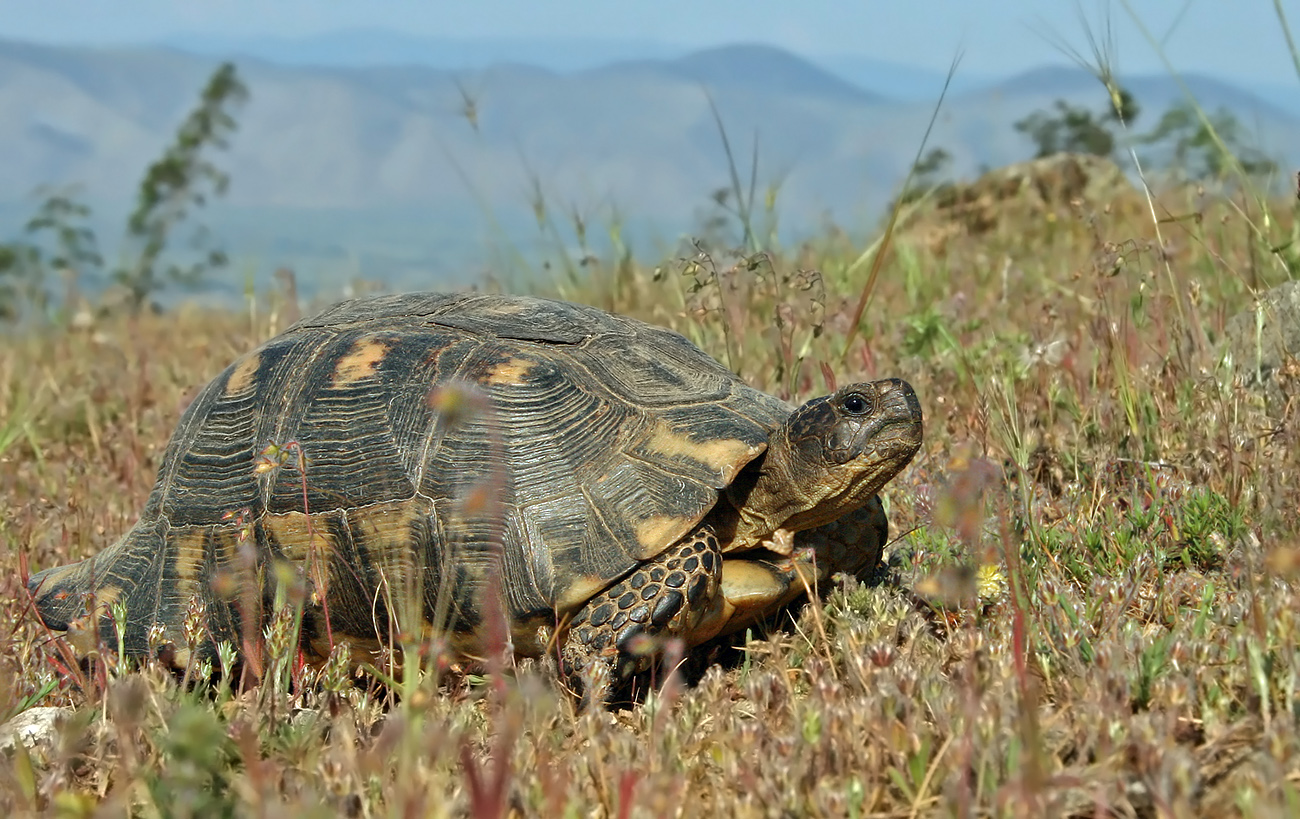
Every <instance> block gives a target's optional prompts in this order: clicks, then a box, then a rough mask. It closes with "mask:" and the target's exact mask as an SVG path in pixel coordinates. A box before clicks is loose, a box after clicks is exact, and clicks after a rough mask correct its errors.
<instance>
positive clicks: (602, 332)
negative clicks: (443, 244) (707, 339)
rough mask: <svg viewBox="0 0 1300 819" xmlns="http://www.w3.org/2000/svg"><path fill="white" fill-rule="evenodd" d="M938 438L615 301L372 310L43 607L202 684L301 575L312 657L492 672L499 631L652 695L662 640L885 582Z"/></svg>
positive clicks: (362, 305) (300, 367)
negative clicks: (927, 439) (788, 396)
mask: <svg viewBox="0 0 1300 819" xmlns="http://www.w3.org/2000/svg"><path fill="white" fill-rule="evenodd" d="M921 440H922V413H921V408H920V405H919V403H918V400H917V396H916V394H915V392H914V391H913V389H912V387H911V386H910V385H908V384H907V383H906V382H905V381H903V380H900V379H884V380H879V381H873V382H863V383H854V384H849V385H846V386H844V387H841V388H839V389H837V390H835V391H834V392H833V393H832V394H829V395H824V396H820V397H817V398H813V399H811V400H809V401H808V402H806V403H804V404H802V405H801V406H797V407H796V406H793V405H791V404H789V403H787V402H785V401H782V400H780V399H778V398H776V397H774V396H772V395H769V394H767V393H765V392H762V391H760V390H758V389H755V388H753V387H751V386H749V385H748V384H746V383H745V382H743V381H742V380H741V379H739V378H738V377H737V376H736V375H735V374H734V373H733V372H731V371H730V370H729V369H727V368H726V367H724V366H722V365H721V364H720V363H719V362H717V361H715V360H714V359H713V358H711V357H709V356H708V355H707V354H705V353H704V352H703V351H702V350H701V349H700V348H699V347H698V346H696V345H695V344H693V343H692V342H691V341H689V340H688V339H687V338H685V337H684V336H682V335H680V334H678V333H676V332H673V331H670V330H668V329H665V328H662V327H659V326H655V325H652V324H648V323H643V322H641V321H638V320H634V319H632V318H629V317H625V316H621V315H617V314H612V313H609V312H606V311H602V310H599V309H596V308H594V307H590V306H585V305H580V304H576V303H570V302H566V301H559V300H554V299H545V298H540V297H532V296H522V295H502V294H487V293H471V292H460V293H405V294H396V295H381V296H371V297H366V298H360V299H352V300H348V301H343V302H339V303H337V304H335V305H334V306H332V307H329V308H327V309H325V310H324V311H323V312H321V313H320V314H319V315H316V316H314V317H311V318H306V319H303V320H300V321H298V322H297V323H295V324H294V325H292V326H291V327H289V328H287V329H286V330H284V331H283V332H282V333H280V334H279V335H277V336H275V337H273V338H271V339H270V340H268V341H266V342H265V343H264V344H262V345H261V346H260V347H258V348H257V349H255V350H253V351H252V352H249V353H247V354H246V355H244V356H242V357H240V358H238V359H236V360H235V361H233V362H232V363H230V364H229V366H228V367H226V369H225V370H224V371H222V372H221V373H220V374H219V375H217V376H216V377H215V378H214V379H213V380H212V381H210V382H209V383H208V384H207V385H206V386H205V387H204V388H203V389H202V390H201V391H200V392H199V394H198V395H197V397H196V398H195V399H194V400H193V401H192V403H191V404H190V405H189V406H188V407H187V408H186V409H185V411H184V412H183V413H182V415H181V417H180V419H179V422H178V424H177V426H176V429H175V431H174V433H173V435H172V437H171V439H170V441H169V443H168V444H167V447H166V449H165V451H164V453H163V456H162V461H161V465H160V467H159V469H158V473H157V479H156V482H155V484H154V486H153V489H152V492H151V494H150V495H149V497H148V499H147V501H146V502H145V504H144V507H143V509H142V511H141V513H140V516H139V518H138V520H137V522H136V523H135V524H134V525H133V526H132V528H131V529H130V530H129V531H127V532H126V533H125V534H124V535H123V536H122V537H121V538H120V539H118V540H117V541H116V542H114V543H113V544H112V545H110V546H108V547H107V548H105V549H104V550H102V551H101V552H99V553H98V554H95V555H93V556H91V557H88V558H86V559H84V560H81V561H80V562H77V563H73V564H70V565H65V566H59V567H53V568H47V569H45V570H43V571H40V572H39V573H37V574H35V575H33V576H32V577H31V578H30V580H29V584H28V588H29V591H30V592H31V594H32V595H33V598H34V601H35V607H36V609H37V611H38V613H39V615H40V617H41V619H42V620H43V621H44V623H45V624H46V625H47V626H49V627H50V628H51V629H52V630H55V631H66V630H68V629H69V628H70V627H73V626H74V624H77V625H80V626H82V627H84V626H85V625H86V624H94V623H95V622H96V621H94V620H92V619H91V618H92V616H97V617H98V618H99V620H98V621H97V623H98V625H99V627H100V629H101V632H100V633H101V635H110V636H108V637H107V638H106V643H107V645H109V646H113V645H114V644H115V643H114V637H113V636H112V635H116V638H117V641H118V643H117V644H119V645H121V646H122V647H123V648H124V650H125V652H126V653H127V654H128V655H134V656H142V655H149V656H154V657H158V656H160V654H165V656H166V657H170V662H171V663H172V664H174V665H176V666H178V667H181V666H186V665H187V664H189V663H190V662H191V661H192V660H194V659H200V658H202V657H208V658H215V657H216V656H217V655H216V647H217V645H218V644H219V643H220V642H221V641H229V642H230V643H231V644H232V645H234V646H236V647H240V646H241V638H240V635H241V633H242V632H241V627H243V626H244V625H245V623H246V621H247V623H253V622H254V619H253V618H262V619H261V620H260V621H258V622H265V619H266V618H267V617H270V616H271V615H272V614H273V611H272V606H273V605H274V604H275V600H276V596H275V594H276V592H275V588H274V586H275V584H274V583H273V582H271V581H272V579H273V578H274V577H275V575H274V573H273V572H272V571H271V568H270V567H271V566H272V564H273V563H275V562H277V561H287V563H288V565H290V566H293V567H296V568H297V570H298V571H299V572H301V574H299V575H298V577H299V578H300V579H302V578H306V582H309V584H310V588H311V596H310V597H309V598H307V602H306V605H305V608H304V613H303V619H302V629H301V641H300V645H299V648H300V649H301V651H302V652H303V657H304V658H305V659H306V660H307V661H309V662H320V661H323V660H324V659H325V658H326V657H328V656H329V654H330V651H331V646H332V645H335V644H337V643H339V642H341V641H347V642H348V643H349V647H348V648H349V650H351V651H352V658H353V659H356V658H357V656H358V652H359V653H360V655H361V656H373V652H375V651H378V650H382V647H383V646H385V645H391V642H389V641H390V640H391V637H392V636H393V635H394V634H395V633H397V632H398V631H401V632H402V633H407V634H410V633H413V631H416V630H423V632H422V633H425V634H437V635H439V636H440V637H441V639H443V640H444V642H445V644H447V645H449V646H450V648H451V650H452V651H453V652H454V654H455V655H456V656H459V657H461V658H482V657H483V656H484V652H486V651H487V650H488V646H489V645H490V643H489V642H488V640H489V636H490V632H491V629H492V622H493V621H494V616H495V622H497V623H505V624H508V630H507V632H506V636H507V637H508V639H509V643H508V645H509V646H510V648H511V649H512V650H513V652H514V654H515V655H516V656H518V657H543V656H546V657H558V659H559V660H560V661H562V662H564V663H565V666H566V668H567V670H568V671H569V673H579V672H582V673H601V674H612V675H613V676H614V677H615V678H617V679H627V677H628V676H629V675H631V674H633V673H634V672H638V671H644V670H646V669H647V668H648V667H649V665H650V664H651V663H652V662H653V660H654V657H655V656H656V652H655V651H653V650H652V651H647V650H646V646H647V645H651V646H657V647H660V648H662V646H663V645H665V644H666V642H667V641H668V640H669V639H670V638H679V639H680V645H683V646H685V647H686V648H687V649H689V648H691V647H695V646H698V645H700V644H701V643H703V642H706V641H709V640H711V639H713V638H715V637H719V636H722V635H726V634H731V633H733V632H735V631H737V630H738V629H741V628H744V627H746V626H748V625H752V624H754V623H755V622H756V621H758V620H760V619H761V618H763V617H765V616H766V615H768V614H770V613H772V612H774V611H777V610H779V609H782V608H783V607H785V606H787V605H789V604H791V603H792V602H794V601H796V600H797V599H799V598H801V597H804V596H805V595H806V594H807V593H808V590H809V589H810V588H812V587H814V586H815V585H816V584H817V583H818V582H823V581H825V580H827V579H828V578H830V577H831V576H832V575H833V573H835V572H844V573H848V574H858V575H862V574H863V573H864V572H867V571H870V570H872V569H874V568H875V566H876V565H877V564H878V561H879V560H880V557H881V552H882V549H883V546H884V544H885V542H886V538H887V534H888V525H889V524H888V520H887V518H886V515H885V512H884V509H883V506H882V504H881V500H880V496H879V494H878V493H879V491H880V490H881V488H882V487H883V486H884V485H885V484H886V483H887V482H888V481H889V480H891V479H892V478H893V477H894V476H895V475H896V474H897V473H898V472H899V471H900V470H901V469H903V468H904V467H905V466H906V465H907V464H908V463H909V462H910V461H911V459H912V457H913V456H914V455H915V453H916V452H917V450H918V448H919V446H920V444H921ZM267 453H271V454H270V455H268V454H267ZM275 453H279V460H277V459H276V457H275ZM286 453H287V454H288V457H287V459H286V457H285V455H286ZM298 454H301V455H302V456H303V459H302V461H301V462H299V460H298V459H297V457H296V456H297V455H298ZM281 461H285V463H283V464H280V462H281ZM313 561H314V562H313ZM313 566H315V571H314V572H313V569H312V567H313ZM232 578H234V582H232ZM250 589H251V590H252V591H251V592H250ZM241 597H242V599H244V600H245V601H246V602H247V601H251V605H243V606H241V605H240V599H241ZM114 604H115V605H114ZM115 608H116V609H117V611H118V612H119V614H118V617H119V620H122V618H121V613H122V612H124V613H125V618H124V621H122V629H121V633H120V634H118V633H117V631H116V626H115V625H114V619H113V616H112V615H113V611H114V609H115ZM196 612H197V615H196ZM500 614H504V620H502V619H501V617H500V616H499V615H500ZM196 616H198V617H199V623H200V624H201V625H202V626H203V628H202V629H199V630H198V631H199V632H200V633H199V635H198V637H197V638H196V637H195V634H194V628H193V623H191V628H190V630H189V631H187V629H186V620H187V617H189V618H191V619H193V618H194V617H196ZM647 638H650V639H647ZM500 643H501V638H500V637H498V638H497V644H500ZM659 656H662V654H661V652H660V653H659ZM605 679H609V677H608V676H607V677H606V678H605Z"/></svg>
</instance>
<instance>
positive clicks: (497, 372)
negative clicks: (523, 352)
mask: <svg viewBox="0 0 1300 819" xmlns="http://www.w3.org/2000/svg"><path fill="white" fill-rule="evenodd" d="M536 363H537V362H536V361H529V360H528V359H526V358H512V359H510V360H509V361H502V362H501V363H500V364H497V365H495V366H493V367H492V369H491V370H490V371H488V374H487V383H488V384H493V385H496V386H519V385H520V384H523V383H524V377H525V376H526V375H528V372H529V370H531V369H532V368H533V365H534V364H536Z"/></svg>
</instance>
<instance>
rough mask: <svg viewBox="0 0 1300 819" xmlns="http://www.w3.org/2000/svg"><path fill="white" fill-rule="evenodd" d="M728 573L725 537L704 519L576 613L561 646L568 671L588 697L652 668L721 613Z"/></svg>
mask: <svg viewBox="0 0 1300 819" xmlns="http://www.w3.org/2000/svg"><path fill="white" fill-rule="evenodd" d="M721 577H722V552H721V550H720V549H719V546H718V539H717V537H715V536H714V534H713V529H712V528H711V526H709V525H708V524H702V525H700V526H699V527H697V528H696V529H695V530H694V531H693V532H691V533H690V534H689V535H688V536H686V537H685V538H684V539H683V540H682V541H681V542H680V543H679V544H677V545H676V546H673V547H671V548H670V549H668V550H667V551H665V552H664V553H663V554H661V555H659V556H658V557H656V558H655V559H654V560H651V561H648V562H646V563H643V564H642V565H640V566H638V567H637V568H636V570H635V571H633V572H632V573H631V574H630V575H628V576H627V577H625V578H623V579H622V580H621V581H619V582H618V583H615V584H614V585H613V586H611V587H609V588H608V589H606V590H605V591H603V592H601V593H600V594H598V595H596V596H595V597H593V598H592V599H591V600H589V601H588V602H587V604H586V605H584V606H583V607H582V608H580V609H579V610H578V611H577V613H576V614H575V615H574V617H573V620H572V621H571V622H570V625H569V635H568V639H567V640H566V642H565V646H564V649H563V651H562V652H561V661H562V663H563V665H564V668H563V672H564V674H565V675H566V676H567V677H569V679H570V681H571V682H574V683H577V684H578V686H579V687H580V688H581V689H582V693H583V698H584V700H590V699H592V698H598V699H602V700H603V699H604V696H605V694H604V691H603V689H604V688H605V687H606V686H607V685H608V683H610V682H613V681H615V680H622V679H626V678H627V677H629V676H631V675H633V674H636V673H638V672H641V671H645V670H646V669H648V668H649V667H650V666H651V665H652V664H653V663H654V662H655V660H656V659H657V658H658V657H659V655H660V654H661V653H662V651H663V647H664V644H665V643H666V642H667V641H668V640H669V639H671V638H673V637H684V636H686V635H687V634H689V633H690V632H691V631H692V630H693V629H694V628H695V627H696V626H697V625H698V624H699V623H700V622H701V621H702V620H704V619H705V618H707V617H710V616H715V615H716V611H715V610H716V609H717V608H718V607H719V606H720V605H721V604H722V598H721V596H720V595H719V594H718V590H719V584H720V582H721Z"/></svg>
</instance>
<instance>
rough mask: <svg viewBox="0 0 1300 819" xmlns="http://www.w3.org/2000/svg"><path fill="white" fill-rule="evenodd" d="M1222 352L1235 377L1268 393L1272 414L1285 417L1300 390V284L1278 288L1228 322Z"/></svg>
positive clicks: (1268, 407) (1266, 399) (1266, 397)
mask: <svg viewBox="0 0 1300 819" xmlns="http://www.w3.org/2000/svg"><path fill="white" fill-rule="evenodd" d="M1220 354H1221V355H1225V356H1227V359H1226V363H1227V364H1228V366H1229V368H1230V369H1231V371H1232V373H1233V376H1234V377H1236V378H1240V379H1241V381H1242V383H1243V384H1245V385H1246V386H1247V387H1249V388H1251V389H1255V390H1258V391H1259V392H1261V393H1262V394H1263V396H1264V402H1265V407H1266V409H1267V411H1268V412H1269V414H1271V415H1274V416H1280V415H1281V414H1282V413H1283V412H1284V411H1285V408H1286V403H1287V400H1288V399H1289V397H1290V396H1292V395H1294V394H1295V392H1296V390H1297V388H1300V281H1291V282H1286V283H1285V284H1281V285H1278V286H1277V287H1274V288H1273V289H1272V290H1269V291H1267V292H1265V293H1263V294H1262V295H1261V296H1260V297H1259V302H1258V304H1257V306H1256V307H1254V308H1251V309H1248V310H1243V311H1242V312H1240V313H1238V314H1236V315H1235V316H1233V317H1232V318H1230V319H1228V322H1227V324H1226V325H1224V328H1223V342H1222V345H1221V347H1220Z"/></svg>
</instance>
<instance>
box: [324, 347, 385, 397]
mask: <svg viewBox="0 0 1300 819" xmlns="http://www.w3.org/2000/svg"><path fill="white" fill-rule="evenodd" d="M386 355H388V344H387V342H384V341H381V340H380V339H378V338H375V337H373V336H367V337H365V338H359V339H357V341H356V343H355V344H353V345H352V349H350V350H348V354H347V355H345V356H343V357H342V358H340V359H339V362H338V364H336V365H335V367H334V380H333V385H334V386H335V387H346V386H348V385H349V384H355V383H356V382H358V381H361V380H362V379H365V378H370V377H371V376H373V375H374V374H375V369H376V368H378V367H379V364H380V363H381V362H382V361H383V360H384V357H385V356H386Z"/></svg>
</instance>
